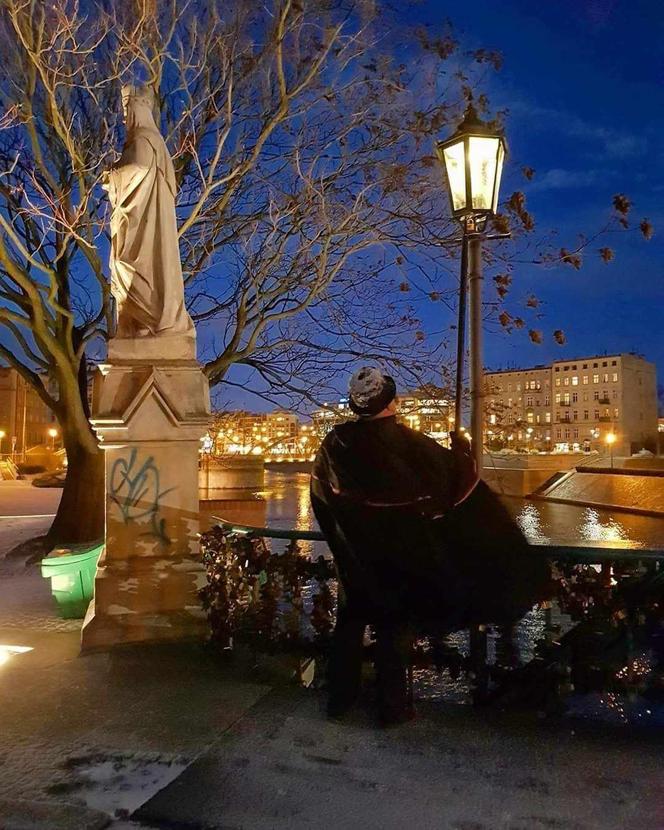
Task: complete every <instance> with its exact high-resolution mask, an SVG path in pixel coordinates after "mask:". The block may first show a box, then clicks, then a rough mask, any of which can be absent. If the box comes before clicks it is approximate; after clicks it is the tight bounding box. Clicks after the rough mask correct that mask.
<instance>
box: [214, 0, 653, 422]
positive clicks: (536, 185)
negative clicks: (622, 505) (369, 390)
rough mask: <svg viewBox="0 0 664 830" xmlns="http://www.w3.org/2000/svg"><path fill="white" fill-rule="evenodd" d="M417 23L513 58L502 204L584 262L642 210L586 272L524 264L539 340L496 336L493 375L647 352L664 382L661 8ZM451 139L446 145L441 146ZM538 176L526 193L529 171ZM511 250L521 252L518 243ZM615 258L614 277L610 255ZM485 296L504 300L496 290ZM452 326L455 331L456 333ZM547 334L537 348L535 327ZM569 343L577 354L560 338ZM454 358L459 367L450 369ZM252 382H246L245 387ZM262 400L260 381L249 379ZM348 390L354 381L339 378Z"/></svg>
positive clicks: (549, 7)
mask: <svg viewBox="0 0 664 830" xmlns="http://www.w3.org/2000/svg"><path fill="white" fill-rule="evenodd" d="M408 17H409V22H410V23H413V22H418V20H417V19H418V18H419V20H421V21H422V22H426V23H429V24H432V25H433V26H435V27H438V26H439V27H440V30H441V32H442V31H443V29H444V26H445V23H446V21H448V20H449V21H450V22H451V24H452V26H453V29H454V33H455V35H456V36H457V37H458V38H459V40H460V41H461V47H462V49H475V48H480V47H483V48H486V49H495V50H498V51H499V52H500V53H501V54H502V55H503V67H502V69H501V70H500V71H499V72H498V73H492V72H487V77H486V79H485V82H484V83H483V85H482V87H481V89H483V90H484V91H486V92H487V93H488V94H489V99H490V105H491V108H492V109H494V110H504V109H506V110H508V116H507V119H506V122H505V127H506V135H507V139H508V144H509V149H510V155H509V158H508V162H507V165H506V168H505V172H504V176H503V184H502V188H501V195H502V196H507V195H509V194H510V193H511V192H512V191H514V190H523V191H524V192H525V194H526V198H527V209H528V210H529V211H530V212H531V213H532V214H533V215H534V217H535V220H536V223H537V225H536V230H537V232H538V233H540V232H544V231H547V230H550V229H551V230H555V231H557V236H556V240H555V244H556V249H558V248H559V247H562V246H565V247H567V248H574V247H575V243H576V240H577V238H578V234H579V233H584V234H586V236H588V237H590V236H592V235H593V234H594V233H596V232H597V231H598V230H600V229H601V228H602V227H603V226H604V225H605V224H606V222H607V219H608V218H609V216H610V214H611V211H612V199H613V196H614V195H615V194H617V193H624V194H626V195H627V196H628V197H629V198H630V199H631V201H632V203H633V208H632V211H631V212H630V215H629V219H630V228H631V230H630V231H629V232H625V233H615V232H614V233H609V234H605V235H603V236H602V237H601V238H600V239H598V240H595V241H593V242H592V243H591V244H590V245H589V247H588V249H587V250H586V251H585V253H584V265H583V267H582V269H581V270H579V271H577V270H575V269H574V268H572V267H571V266H569V265H566V266H558V267H548V268H545V267H543V266H537V265H532V264H524V265H523V266H521V267H519V268H517V269H516V270H515V272H514V275H513V283H512V287H511V290H510V294H509V296H508V300H507V306H506V307H507V309H508V310H509V311H510V312H511V313H512V314H513V315H518V314H523V316H524V318H525V319H526V322H527V326H526V329H524V330H523V331H516V332H513V333H512V334H511V335H510V334H508V333H506V332H504V331H503V330H501V329H500V328H499V327H498V326H497V325H493V326H489V327H488V329H487V331H486V335H485V364H486V365H487V367H489V368H501V367H503V368H504V367H506V366H508V365H517V366H529V365H534V364H537V363H546V362H549V361H551V360H554V359H560V358H564V357H570V358H571V357H575V356H576V357H581V356H584V355H592V354H601V353H603V352H609V353H611V352H623V351H636V352H638V353H642V354H643V355H644V356H645V357H646V358H647V359H648V360H651V361H653V362H655V363H656V364H657V365H658V366H659V377H660V379H664V337H662V335H661V308H662V305H663V302H664V273H663V267H662V264H663V262H664V256H663V254H664V209H663V208H662V206H661V205H662V198H663V197H664V175H663V174H664V148H663V147H662V141H661V136H662V134H663V133H664V51H662V48H661V44H662V43H664V8H663V7H662V5H661V3H660V2H658V0H556V1H555V2H541V3H537V2H533V0H505V2H497V1H496V0H475V2H473V3H468V4H450V3H447V2H444V1H443V0H423V2H422V3H421V4H420V6H419V8H417V11H416V13H415V14H414V13H413V7H412V6H409V10H408ZM444 137H446V136H444V135H442V136H441V138H444ZM524 165H527V166H529V167H532V168H534V169H535V171H536V174H535V177H534V178H533V179H532V180H531V181H527V180H525V178H524V176H523V175H522V173H521V168H522V167H523V166H524ZM646 217H647V218H648V219H649V220H650V221H651V222H652V224H653V226H654V230H655V235H654V237H653V238H652V239H651V240H650V241H648V242H647V241H645V240H644V239H643V237H642V235H641V233H640V232H639V230H638V225H639V222H640V220H641V219H643V218H646ZM507 244H510V243H507ZM603 246H609V247H611V248H612V249H613V250H614V251H615V259H614V260H613V261H612V262H610V263H609V264H605V263H604V262H602V260H601V259H600V257H599V254H598V250H599V248H601V247H603ZM485 292H486V293H485V296H486V297H487V298H489V299H491V300H493V299H495V291H494V287H493V285H492V283H491V280H490V279H487V280H486V285H485ZM531 293H533V294H535V295H536V296H537V297H538V298H539V300H540V301H541V302H542V305H541V307H540V308H539V309H538V312H537V313H540V314H541V317H540V318H539V319H534V317H533V314H532V312H531V313H530V314H525V313H524V311H525V309H524V303H525V299H526V298H527V297H528V295H530V294H531ZM418 311H419V313H420V314H421V316H422V320H423V323H424V328H425V329H426V330H428V331H430V332H433V331H435V330H437V329H440V317H439V316H438V315H440V314H441V311H442V309H441V306H440V305H439V304H434V303H427V304H426V306H425V307H423V308H420V309H418ZM447 322H450V321H449V320H447ZM531 326H532V327H533V328H536V329H538V330H541V331H542V333H543V335H544V342H543V343H542V344H541V345H535V344H533V343H531V342H530V340H529V338H528V334H527V329H528V328H529V327H531ZM556 329H563V330H564V332H565V335H566V337H567V342H566V344H565V345H564V346H559V345H557V344H556V343H555V341H554V340H553V337H552V333H553V331H554V330H556ZM450 356H453V355H450ZM243 374H244V373H243V372H242V371H241V370H240V371H238V374H237V375H236V376H235V379H236V380H238V379H240V377H241V375H243ZM246 381H248V384H247V385H248V387H249V388H250V387H251V380H250V378H249V377H246ZM338 382H339V388H340V389H342V388H343V387H344V385H345V379H342V378H339V380H338ZM249 388H248V389H247V390H246V391H244V392H243V391H241V390H240V389H238V388H237V387H235V388H234V390H233V391H229V389H228V387H226V389H225V390H223V391H224V392H225V394H224V395H223V396H222V397H223V398H224V401H225V404H226V405H228V404H230V405H235V406H243V407H247V408H258V409H265V408H268V407H269V404H268V403H266V402H265V401H262V400H260V399H259V398H256V397H255V396H253V395H251V394H250V393H249Z"/></svg>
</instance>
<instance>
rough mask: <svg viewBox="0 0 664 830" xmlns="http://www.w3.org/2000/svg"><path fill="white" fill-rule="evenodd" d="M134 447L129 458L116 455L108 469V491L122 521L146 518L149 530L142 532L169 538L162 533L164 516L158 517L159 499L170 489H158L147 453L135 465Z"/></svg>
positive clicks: (164, 538) (163, 539)
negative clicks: (148, 520) (142, 460)
mask: <svg viewBox="0 0 664 830" xmlns="http://www.w3.org/2000/svg"><path fill="white" fill-rule="evenodd" d="M137 458H138V450H137V449H136V448H135V447H134V448H133V449H132V451H131V453H130V455H129V458H128V459H127V458H118V459H116V460H115V462H114V464H113V467H112V468H111V475H110V479H109V483H108V494H109V497H110V498H111V500H112V501H113V502H114V503H115V504H117V506H118V508H119V509H120V514H121V516H122V519H123V521H124V523H125V524H129V522H132V521H136V520H138V519H144V518H149V519H150V522H151V529H150V531H148V533H147V534H146V535H149V536H156V537H157V538H159V539H161V541H162V542H165V543H169V542H170V541H171V540H170V539H169V537H168V536H167V535H166V521H165V519H158V517H157V514H158V513H159V502H160V500H161V499H162V498H163V497H164V496H165V495H166V494H167V493H170V492H171V491H172V490H174V489H175V488H174V487H170V488H169V489H168V490H160V483H159V470H158V469H157V466H156V465H155V463H154V458H153V457H152V456H151V455H150V456H148V458H147V459H146V460H145V461H144V462H143V464H142V465H141V466H140V467H139V466H138V461H137Z"/></svg>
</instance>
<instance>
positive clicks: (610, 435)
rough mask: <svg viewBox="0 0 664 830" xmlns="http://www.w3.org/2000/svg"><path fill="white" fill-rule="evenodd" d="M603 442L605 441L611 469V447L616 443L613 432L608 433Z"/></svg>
mask: <svg viewBox="0 0 664 830" xmlns="http://www.w3.org/2000/svg"><path fill="white" fill-rule="evenodd" d="M604 440H605V441H606V443H607V445H608V447H609V453H610V455H611V469H613V445H614V444H615V443H616V434H615V432H608V433H607V435H606V438H605V439H604Z"/></svg>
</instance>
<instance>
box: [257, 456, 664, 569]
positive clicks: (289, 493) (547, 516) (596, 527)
mask: <svg viewBox="0 0 664 830" xmlns="http://www.w3.org/2000/svg"><path fill="white" fill-rule="evenodd" d="M261 495H262V496H263V497H264V498H265V499H266V502H267V524H268V526H270V527H275V528H296V529H297V530H313V529H317V525H316V520H315V518H314V516H313V513H312V511H311V505H310V503H309V475H308V473H293V472H276V471H272V470H268V471H266V473H265V490H264V492H263V493H262V494H261ZM505 504H506V505H507V507H508V509H509V510H510V511H511V512H512V514H513V515H514V517H515V518H516V520H517V521H518V522H519V524H520V526H521V529H522V530H523V532H524V533H525V534H526V536H527V537H528V539H530V540H531V541H533V542H540V543H550V544H574V543H579V542H581V541H586V542H614V543H616V544H621V545H624V544H626V543H627V542H631V543H632V544H636V545H638V546H645V547H653V548H657V547H664V518H654V517H649V516H636V515H632V514H630V513H621V512H615V511H610V510H596V509H593V508H588V507H581V506H579V507H577V506H575V505H572V504H556V503H553V502H546V501H541V500H540V501H527V500H526V499H520V498H507V499H505ZM307 551H308V552H315V553H316V554H319V553H325V552H326V548H325V546H324V545H323V544H321V543H314V544H313V545H312V544H311V543H310V544H309V545H308V546H307Z"/></svg>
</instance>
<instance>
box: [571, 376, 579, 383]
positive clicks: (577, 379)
mask: <svg viewBox="0 0 664 830" xmlns="http://www.w3.org/2000/svg"><path fill="white" fill-rule="evenodd" d="M578 385H579V376H578V375H574V376H573V377H572V386H578Z"/></svg>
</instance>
